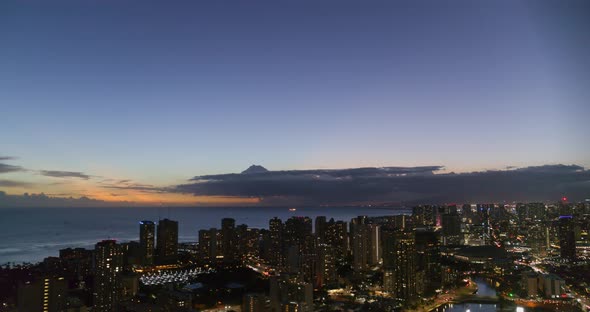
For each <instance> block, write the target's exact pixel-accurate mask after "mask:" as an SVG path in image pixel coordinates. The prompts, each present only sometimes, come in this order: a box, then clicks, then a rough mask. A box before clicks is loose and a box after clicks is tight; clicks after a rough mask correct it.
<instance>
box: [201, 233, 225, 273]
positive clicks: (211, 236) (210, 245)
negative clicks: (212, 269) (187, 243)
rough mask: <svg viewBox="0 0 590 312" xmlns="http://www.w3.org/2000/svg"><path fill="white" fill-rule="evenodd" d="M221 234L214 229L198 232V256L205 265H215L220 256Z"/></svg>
mask: <svg viewBox="0 0 590 312" xmlns="http://www.w3.org/2000/svg"><path fill="white" fill-rule="evenodd" d="M220 236H221V234H220V233H219V231H218V230H217V229H216V228H210V229H209V230H200V231H199V255H200V257H201V259H202V261H203V262H204V263H206V264H210V265H215V264H216V263H217V256H218V255H219V254H220V248H219V245H220V244H221V242H220V241H221V240H220Z"/></svg>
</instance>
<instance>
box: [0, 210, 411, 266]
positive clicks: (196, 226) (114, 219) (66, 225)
mask: <svg viewBox="0 0 590 312" xmlns="http://www.w3.org/2000/svg"><path fill="white" fill-rule="evenodd" d="M409 213H411V210H408V209H407V208H395V209H394V208H391V209H384V208H366V207H362V208H356V207H343V208H336V207H329V208H297V210H296V211H289V209H287V208H261V207H257V208H254V207H232V208H229V207H215V208H213V207H207V208H205V207H198V208H197V207H190V208H189V207H185V208H181V207H172V208H161V207H149V208H148V207H146V208H137V207H133V208H129V207H126V208H18V209H17V208H2V209H0V265H1V264H5V263H7V262H12V263H22V262H38V261H42V260H43V259H44V258H45V257H50V256H58V255H59V250H60V249H64V248H68V247H72V248H73V247H84V248H93V246H94V244H96V243H97V242H99V241H101V240H103V239H115V240H117V241H119V242H126V241H132V240H139V221H142V220H151V221H154V222H155V221H158V220H159V219H163V218H169V219H172V220H176V221H178V222H179V225H178V227H179V233H178V236H179V237H178V239H179V241H180V242H196V241H197V240H198V232H199V230H201V229H209V228H212V227H216V228H219V227H221V219H222V218H226V217H228V218H234V219H235V220H236V225H238V224H247V225H248V227H253V228H268V220H269V219H271V218H273V217H279V218H281V219H282V220H283V221H285V220H286V219H288V218H290V217H292V216H308V217H311V218H314V219H315V217H317V216H326V218H327V219H328V220H329V219H330V218H334V220H343V221H347V222H349V221H350V219H352V218H354V217H356V216H359V215H367V216H386V215H398V214H409Z"/></svg>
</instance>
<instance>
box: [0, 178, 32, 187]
mask: <svg viewBox="0 0 590 312" xmlns="http://www.w3.org/2000/svg"><path fill="white" fill-rule="evenodd" d="M32 185H33V184H31V183H28V182H22V181H14V180H0V187H22V188H28V187H31V186H32Z"/></svg>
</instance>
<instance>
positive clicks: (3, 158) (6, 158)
mask: <svg viewBox="0 0 590 312" xmlns="http://www.w3.org/2000/svg"><path fill="white" fill-rule="evenodd" d="M15 159H17V157H14V156H0V160H15Z"/></svg>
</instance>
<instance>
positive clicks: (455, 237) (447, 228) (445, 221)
mask: <svg viewBox="0 0 590 312" xmlns="http://www.w3.org/2000/svg"><path fill="white" fill-rule="evenodd" d="M442 235H443V240H444V243H445V245H457V244H460V243H461V240H462V238H461V217H460V216H459V214H457V213H456V212H455V213H447V214H443V215H442Z"/></svg>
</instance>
